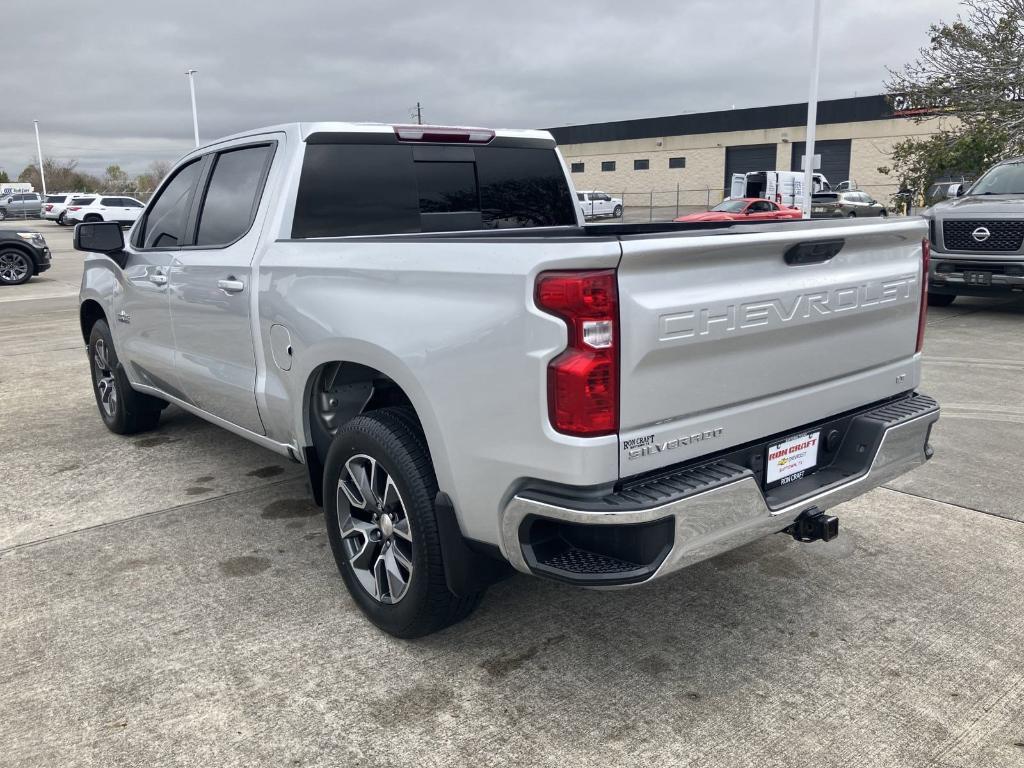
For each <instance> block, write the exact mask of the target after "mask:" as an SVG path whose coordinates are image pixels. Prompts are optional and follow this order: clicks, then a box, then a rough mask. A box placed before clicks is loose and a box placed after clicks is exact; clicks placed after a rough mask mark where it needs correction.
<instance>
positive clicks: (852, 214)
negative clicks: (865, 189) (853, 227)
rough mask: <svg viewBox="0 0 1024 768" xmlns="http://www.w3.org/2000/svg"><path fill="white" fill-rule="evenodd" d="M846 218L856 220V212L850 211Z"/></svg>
mask: <svg viewBox="0 0 1024 768" xmlns="http://www.w3.org/2000/svg"><path fill="white" fill-rule="evenodd" d="M846 218H848V219H856V218H857V212H856V211H850V213H849V214H848V215H847V217H846Z"/></svg>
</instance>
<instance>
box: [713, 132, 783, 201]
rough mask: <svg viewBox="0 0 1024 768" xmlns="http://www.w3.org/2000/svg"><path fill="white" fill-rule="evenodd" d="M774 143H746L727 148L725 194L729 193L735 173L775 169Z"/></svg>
mask: <svg viewBox="0 0 1024 768" xmlns="http://www.w3.org/2000/svg"><path fill="white" fill-rule="evenodd" d="M774 170H776V168H775V145H774V144H746V145H743V146H737V147H726V148H725V183H724V189H725V194H726V195H728V194H729V187H730V185H731V184H732V175H733V174H734V173H750V172H751V171H774Z"/></svg>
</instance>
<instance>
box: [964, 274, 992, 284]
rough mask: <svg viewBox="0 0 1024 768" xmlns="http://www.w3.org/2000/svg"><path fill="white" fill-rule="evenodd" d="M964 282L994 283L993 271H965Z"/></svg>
mask: <svg viewBox="0 0 1024 768" xmlns="http://www.w3.org/2000/svg"><path fill="white" fill-rule="evenodd" d="M964 282H965V283H967V284H968V285H992V273H991V272H964Z"/></svg>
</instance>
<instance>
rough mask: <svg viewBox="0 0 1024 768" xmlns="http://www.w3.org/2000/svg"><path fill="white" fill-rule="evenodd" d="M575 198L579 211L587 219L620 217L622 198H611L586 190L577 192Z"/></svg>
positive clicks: (605, 193) (606, 194)
mask: <svg viewBox="0 0 1024 768" xmlns="http://www.w3.org/2000/svg"><path fill="white" fill-rule="evenodd" d="M576 198H577V199H578V200H579V201H580V210H581V211H583V215H584V216H585V217H586V218H588V219H593V218H596V217H598V216H614V217H615V218H616V219H618V218H620V217H621V216H622V198H620V197H612V196H611V195H609V194H608V193H607V192H598V191H597V190H589V189H588V190H585V191H583V192H577V193H576Z"/></svg>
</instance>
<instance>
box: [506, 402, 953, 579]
mask: <svg viewBox="0 0 1024 768" xmlns="http://www.w3.org/2000/svg"><path fill="white" fill-rule="evenodd" d="M938 418H939V406H938V404H937V403H936V402H935V401H934V400H933V399H931V398H930V397H927V396H924V395H911V396H908V397H906V398H903V399H900V400H896V401H892V402H890V403H886V404H884V405H882V406H879V407H877V408H874V409H871V410H867V411H864V412H861V413H858V414H855V415H853V416H852V417H850V418H849V419H848V422H847V426H846V428H845V429H846V431H845V434H844V436H843V438H842V444H841V446H840V447H839V448H838V449H837V450H836V452H835V455H834V457H833V459H832V460H831V462H830V464H829V466H827V467H822V468H821V469H819V471H818V472H817V473H815V474H814V475H810V476H808V477H807V478H805V479H803V480H800V481H798V482H795V483H793V484H792V485H790V486H787V487H786V491H785V492H783V493H778V491H779V489H775V490H773V491H770V492H768V493H767V496H766V493H765V492H763V491H762V486H761V483H760V482H759V477H758V476H757V474H756V473H755V471H754V469H752V468H750V467H749V466H740V465H738V464H736V463H733V462H731V461H728V460H725V459H724V458H720V459H718V460H714V461H711V462H704V463H699V462H698V463H696V464H693V463H691V464H688V465H686V466H684V467H681V468H679V469H676V470H674V471H672V472H669V473H662V474H659V475H657V476H653V477H651V478H649V479H646V480H643V481H641V482H640V483H634V484H631V485H629V486H626V487H624V488H621V489H619V490H617V491H615V492H614V493H610V494H606V495H603V496H601V495H598V496H595V495H586V494H585V492H584V491H581V493H580V496H578V497H575V498H574V497H572V496H571V495H567V494H566V493H564V492H559V493H557V494H556V493H552V492H545V491H532V490H524V491H521V492H520V493H519V494H517V495H516V496H514V497H513V498H512V500H511V501H510V502H509V504H508V505H507V507H506V508H505V514H504V517H503V518H502V539H503V544H504V550H505V554H506V556H507V557H508V559H509V562H511V564H512V566H513V567H514V568H516V569H517V570H519V571H522V572H524V573H532V574H535V575H539V576H546V577H549V578H554V579H558V580H560V581H566V582H569V583H573V584H580V585H584V586H594V587H614V586H626V585H632V584H640V583H644V582H648V581H651V580H653V579H657V578H661V577H662V576H666V575H668V574H670V573H673V572H674V571H677V570H679V569H681V568H685V567H686V566H688V565H692V564H694V563H697V562H699V561H701V560H705V559H707V558H709V557H714V556H715V555H718V554H720V553H722V552H726V551H728V550H730V549H734V548H736V547H739V546H742V545H743V544H747V543H749V542H751V541H754V540H756V539H758V538H761V537H762V536H765V535H767V534H769V533H777V532H779V531H781V530H783V529H784V528H786V527H787V526H788V525H789V524H790V523H792V522H793V521H794V520H795V519H796V518H797V517H798V516H799V515H800V513H801V512H803V511H804V510H807V509H808V508H810V507H812V506H817V507H818V508H820V509H827V508H829V507H831V506H834V505H836V504H840V503H842V502H844V501H848V500H850V499H852V498H854V497H856V496H859V495H860V494H862V493H864V492H866V491H868V490H870V489H872V488H875V487H877V486H879V485H881V484H883V483H885V482H888V481H889V480H891V479H893V478H895V477H897V476H899V475H901V474H903V473H905V472H907V471H908V470H910V469H913V468H914V467H916V466H918V465H920V464H923V463H924V462H925V461H926V460H927V459H928V458H930V456H931V449H930V447H929V446H928V436H929V434H930V432H931V428H932V425H933V424H934V423H935V422H936V421H937V420H938ZM809 426H810V428H814V425H809ZM794 431H795V432H799V431H801V430H794ZM756 448H758V446H755V449H756ZM608 526H611V527H608Z"/></svg>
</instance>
